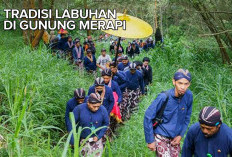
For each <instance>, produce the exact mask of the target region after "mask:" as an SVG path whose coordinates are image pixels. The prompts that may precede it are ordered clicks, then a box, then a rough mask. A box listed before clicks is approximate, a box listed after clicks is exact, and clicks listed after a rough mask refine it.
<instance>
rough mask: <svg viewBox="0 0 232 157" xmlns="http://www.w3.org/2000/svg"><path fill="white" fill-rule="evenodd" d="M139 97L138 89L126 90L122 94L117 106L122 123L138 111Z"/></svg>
mask: <svg viewBox="0 0 232 157" xmlns="http://www.w3.org/2000/svg"><path fill="white" fill-rule="evenodd" d="M139 97H140V89H139V88H138V89H136V90H130V89H127V88H126V90H125V92H123V101H122V103H121V104H120V105H119V107H120V110H121V115H122V121H125V120H128V119H130V117H131V114H132V113H133V112H135V111H137V110H138V103H139Z"/></svg>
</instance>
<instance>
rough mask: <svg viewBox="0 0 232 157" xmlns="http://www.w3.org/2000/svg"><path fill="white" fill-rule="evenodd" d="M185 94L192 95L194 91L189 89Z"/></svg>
mask: <svg viewBox="0 0 232 157" xmlns="http://www.w3.org/2000/svg"><path fill="white" fill-rule="evenodd" d="M185 94H187V95H189V96H192V95H193V93H192V91H191V90H190V89H188V90H187V91H186V93H185Z"/></svg>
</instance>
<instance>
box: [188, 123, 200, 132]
mask: <svg viewBox="0 0 232 157" xmlns="http://www.w3.org/2000/svg"><path fill="white" fill-rule="evenodd" d="M199 129H201V128H200V123H199V122H196V123H194V124H192V125H191V126H190V128H189V131H191V132H197V131H198V130H199Z"/></svg>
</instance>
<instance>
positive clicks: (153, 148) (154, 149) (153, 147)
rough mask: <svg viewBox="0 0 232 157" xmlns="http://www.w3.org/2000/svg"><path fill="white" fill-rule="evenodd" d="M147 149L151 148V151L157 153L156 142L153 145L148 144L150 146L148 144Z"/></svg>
mask: <svg viewBox="0 0 232 157" xmlns="http://www.w3.org/2000/svg"><path fill="white" fill-rule="evenodd" d="M147 148H149V149H150V150H151V151H156V146H155V142H153V143H148V144H147Z"/></svg>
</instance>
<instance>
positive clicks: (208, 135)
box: [58, 35, 232, 157]
mask: <svg viewBox="0 0 232 157" xmlns="http://www.w3.org/2000/svg"><path fill="white" fill-rule="evenodd" d="M64 38H65V36H64V35H61V38H60V39H59V41H60V42H64V40H65V39H64ZM66 38H67V41H66V43H63V44H60V43H59V44H58V45H59V47H60V51H63V52H62V53H67V52H68V56H69V58H68V59H69V60H70V61H71V62H72V64H73V65H76V66H77V68H78V69H80V70H85V71H86V72H87V73H89V74H94V76H95V80H94V82H93V85H92V86H91V87H89V89H88V91H87V92H86V91H85V90H84V89H83V88H78V89H75V90H74V96H73V98H71V99H70V100H69V101H68V102H67V105H66V113H65V123H66V128H67V131H68V132H69V133H71V131H72V129H73V128H72V123H71V120H70V113H73V114H74V119H75V124H76V125H77V126H76V127H77V128H78V127H81V128H85V129H83V131H82V132H81V135H80V141H78V143H74V137H73V135H72V136H71V140H70V145H71V147H72V148H73V147H74V146H75V145H81V144H83V142H85V143H84V147H83V148H82V150H81V155H82V156H90V155H93V156H101V155H102V153H103V148H104V146H105V142H106V140H107V139H108V140H109V141H112V140H113V138H114V137H115V136H114V135H115V133H116V132H117V128H118V127H122V126H123V124H124V122H126V121H128V120H129V119H130V118H131V116H132V115H133V113H135V112H137V111H138V110H139V101H140V98H141V97H142V96H144V95H146V94H147V92H148V88H147V87H148V86H150V85H151V84H152V81H153V77H152V76H153V74H152V72H153V71H152V67H151V66H150V65H149V63H150V58H149V57H144V58H142V60H141V61H139V60H136V61H133V59H134V58H135V56H136V55H139V54H140V53H141V52H143V51H147V50H148V49H153V48H155V44H154V43H159V44H160V42H161V41H159V42H158V41H157V42H155V41H154V42H153V40H152V39H151V38H148V39H147V40H146V41H145V42H143V41H142V40H138V39H135V40H133V41H132V42H129V43H128V47H126V52H125V54H124V48H123V46H122V45H121V44H120V45H119V48H118V49H117V41H113V42H112V43H110V45H109V52H107V48H102V49H101V52H97V51H96V47H95V43H94V41H93V39H92V37H91V36H89V37H88V38H87V39H85V41H84V43H83V46H82V44H81V40H80V39H79V38H76V39H74V40H72V37H71V36H68V37H66ZM160 40H161V39H160ZM101 41H102V40H101ZM162 42H163V41H162ZM62 45H63V46H62ZM97 54H100V55H99V57H97V58H96V55H97ZM112 56H114V58H113V59H111V57H112ZM99 73H100V74H99ZM173 73H174V75H173V78H172V83H173V88H172V89H169V90H166V91H164V92H161V93H160V94H159V95H158V96H157V98H155V100H154V101H153V102H152V103H151V105H150V106H149V107H148V108H147V110H146V112H145V114H144V134H145V141H146V143H147V147H148V149H150V150H151V151H155V152H156V155H157V156H159V157H178V156H180V154H181V155H182V156H184V157H191V156H192V155H194V156H209V155H211V156H215V157H217V156H226V155H232V138H231V137H232V136H231V135H232V130H231V128H229V127H228V126H227V125H226V124H224V123H222V120H221V117H220V111H219V110H218V109H216V108H214V107H205V108H203V109H202V111H201V113H200V115H199V122H198V123H196V124H194V125H192V126H191V127H190V129H189V131H188V132H187V128H188V126H189V123H190V118H191V115H192V104H193V94H192V92H191V91H190V90H189V89H188V88H189V86H190V85H191V80H192V75H191V73H190V72H189V70H187V69H178V70H177V71H176V72H173ZM97 75H98V76H97ZM86 93H87V94H86ZM86 128H89V129H86ZM186 132H187V136H186V138H185V139H184V145H183V148H182V153H181V145H180V142H181V140H182V139H183V138H184V135H185V133H186ZM86 138H87V139H86ZM203 145H204V146H207V147H202V146H203Z"/></svg>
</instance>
